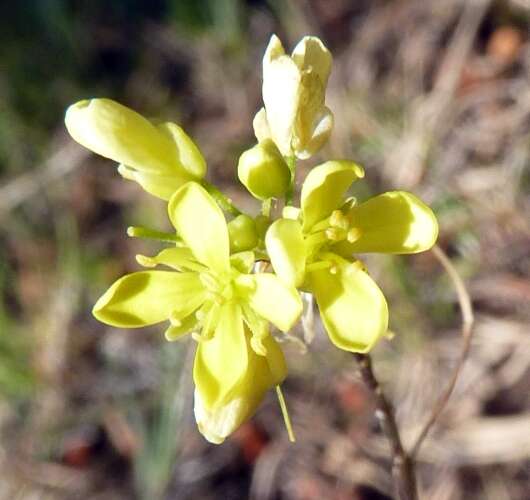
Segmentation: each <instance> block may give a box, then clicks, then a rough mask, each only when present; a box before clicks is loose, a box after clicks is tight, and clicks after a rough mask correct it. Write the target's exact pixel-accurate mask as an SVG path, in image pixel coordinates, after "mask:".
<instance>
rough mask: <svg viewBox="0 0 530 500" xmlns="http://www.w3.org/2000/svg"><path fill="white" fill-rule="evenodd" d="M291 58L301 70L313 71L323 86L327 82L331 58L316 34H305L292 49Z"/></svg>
mask: <svg viewBox="0 0 530 500" xmlns="http://www.w3.org/2000/svg"><path fill="white" fill-rule="evenodd" d="M292 58H293V60H294V62H295V63H296V64H297V66H298V67H299V68H300V69H301V70H308V69H312V70H313V71H315V72H316V73H317V74H318V76H319V78H320V80H321V82H322V85H323V86H324V88H325V87H326V85H327V83H328V78H329V74H330V72H331V64H332V62H333V58H332V56H331V53H330V52H329V50H328V49H327V48H326V47H325V45H324V44H323V43H322V41H321V40H320V38H317V37H316V36H305V37H304V38H302V40H300V41H299V42H298V44H297V45H296V47H295V48H294V50H293V54H292Z"/></svg>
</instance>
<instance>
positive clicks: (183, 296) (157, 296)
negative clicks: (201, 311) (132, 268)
mask: <svg viewBox="0 0 530 500" xmlns="http://www.w3.org/2000/svg"><path fill="white" fill-rule="evenodd" d="M205 298H206V290H205V289H204V286H203V285H202V283H201V281H200V279H199V276H198V275H197V273H176V272H173V271H141V272H138V273H132V274H127V275H126V276H124V277H123V278H120V279H119V280H118V281H116V282H115V283H114V284H113V285H112V286H111V287H110V288H109V289H108V290H107V291H106V292H105V294H103V296H102V297H101V298H100V299H99V300H98V301H97V302H96V305H95V306H94V309H93V310H92V313H93V314H94V316H95V317H96V318H97V319H98V320H99V321H101V322H103V323H106V324H108V325H112V326H117V327H120V328H138V327H142V326H147V325H153V324H155V323H160V322H161V321H165V320H167V319H169V317H170V316H172V317H173V316H174V317H185V316H187V315H189V314H190V313H192V312H193V311H194V310H195V309H197V308H198V307H199V306H200V305H201V304H202V303H203V302H204V300H205Z"/></svg>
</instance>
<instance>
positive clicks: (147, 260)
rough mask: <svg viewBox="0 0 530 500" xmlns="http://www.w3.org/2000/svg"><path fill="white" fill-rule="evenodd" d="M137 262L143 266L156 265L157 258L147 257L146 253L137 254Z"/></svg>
mask: <svg viewBox="0 0 530 500" xmlns="http://www.w3.org/2000/svg"><path fill="white" fill-rule="evenodd" d="M136 262H138V264H140V265H141V266H143V267H156V264H157V262H156V260H155V259H153V257H147V256H146V255H137V256H136Z"/></svg>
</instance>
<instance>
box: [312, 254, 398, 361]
mask: <svg viewBox="0 0 530 500" xmlns="http://www.w3.org/2000/svg"><path fill="white" fill-rule="evenodd" d="M308 275H309V276H308V280H309V283H310V287H311V291H312V292H313V294H314V295H315V298H316V300H317V304H318V307H319V310H320V316H321V318H322V322H323V323H324V327H325V329H326V331H327V332H328V335H329V338H330V339H331V341H332V342H333V343H334V344H335V345H336V346H337V347H339V348H340V349H344V350H346V351H350V352H368V351H369V350H370V349H371V348H372V347H373V346H374V345H375V343H376V342H377V341H378V340H379V339H380V338H381V337H382V336H383V335H384V334H385V333H386V331H387V328H388V307H387V304H386V300H385V297H384V295H383V293H382V292H381V290H380V289H379V287H378V286H377V285H376V283H375V282H374V281H373V280H372V278H370V276H369V275H368V274H367V273H366V272H365V271H364V270H363V269H362V266H361V265H360V263H354V264H351V263H349V262H347V261H345V260H344V259H340V258H338V257H337V258H336V259H334V262H333V265H332V267H330V268H327V269H319V270H316V271H313V272H310V273H308Z"/></svg>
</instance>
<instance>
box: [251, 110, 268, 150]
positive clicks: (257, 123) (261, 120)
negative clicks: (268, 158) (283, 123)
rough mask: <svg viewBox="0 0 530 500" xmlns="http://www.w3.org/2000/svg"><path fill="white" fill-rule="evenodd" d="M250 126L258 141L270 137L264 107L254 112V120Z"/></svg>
mask: <svg viewBox="0 0 530 500" xmlns="http://www.w3.org/2000/svg"><path fill="white" fill-rule="evenodd" d="M252 127H253V129H254V135H255V136H256V139H257V140H258V142H261V141H264V140H265V139H270V138H271V130H270V128H269V122H268V121H267V112H266V111H265V108H261V109H260V110H259V111H258V112H257V113H256V116H254V120H252Z"/></svg>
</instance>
